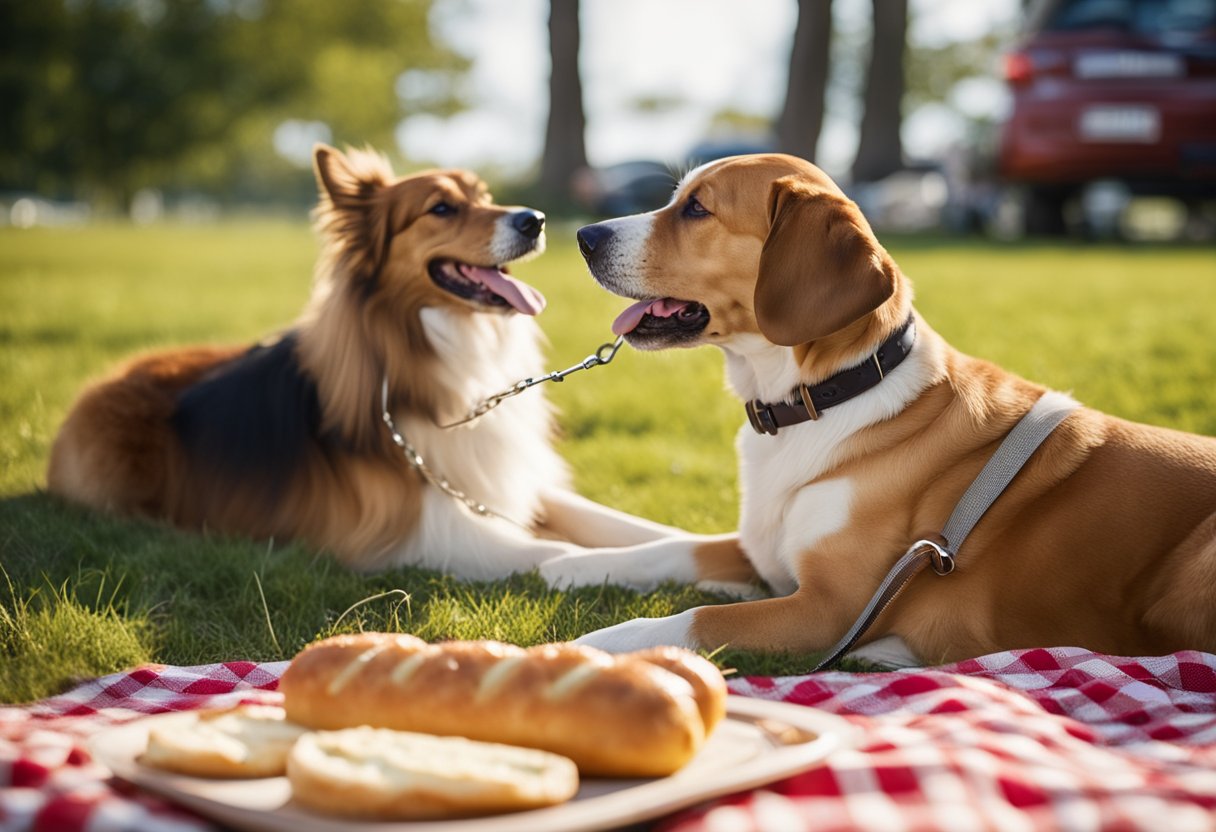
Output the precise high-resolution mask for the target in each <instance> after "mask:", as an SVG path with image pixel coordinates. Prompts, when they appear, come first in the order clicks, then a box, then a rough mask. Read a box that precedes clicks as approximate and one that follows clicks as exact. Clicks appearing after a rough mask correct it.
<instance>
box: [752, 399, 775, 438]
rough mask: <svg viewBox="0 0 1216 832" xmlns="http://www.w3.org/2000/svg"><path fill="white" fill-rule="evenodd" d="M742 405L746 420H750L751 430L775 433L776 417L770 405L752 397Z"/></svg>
mask: <svg viewBox="0 0 1216 832" xmlns="http://www.w3.org/2000/svg"><path fill="white" fill-rule="evenodd" d="M743 407H744V409H745V410H746V411H747V421H749V422H751V425H752V430H754V431H755V432H756V433H759V434H765V433H767V434H768V435H769V436H776V435H777V430H778V429H779V426H778V424H777V417H776V416H775V415H773V409H772V408H771V407H770V406H768V405H767V404H765V403H764V402H762V401H760V400H759V399H752V400H751V401H749V402H748V403H747V404H746V405H744V406H743Z"/></svg>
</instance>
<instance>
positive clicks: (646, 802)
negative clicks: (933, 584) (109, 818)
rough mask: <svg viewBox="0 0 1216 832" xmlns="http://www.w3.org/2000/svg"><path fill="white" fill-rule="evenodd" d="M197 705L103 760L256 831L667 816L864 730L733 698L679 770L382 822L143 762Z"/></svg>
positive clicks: (98, 742)
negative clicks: (505, 804)
mask: <svg viewBox="0 0 1216 832" xmlns="http://www.w3.org/2000/svg"><path fill="white" fill-rule="evenodd" d="M192 716H193V714H191V713H190V712H183V713H174V714H162V715H160V716H153V717H147V718H145V719H140V720H137V721H135V722H131V723H128V724H126V725H121V726H117V727H115V728H110V729H107V730H105V731H102V732H99V733H98V734H96V735H95V736H94V737H93V738H92V739H91V740H90V742H89V747H90V750H91V751H92V752H93V755H94V756H95V757H96V759H97V760H98V761H99V762H100V763H102V764H103V765H105V766H106V767H107V768H109V769H110V771H112V772H113V773H114V774H115V775H116V776H117V777H119V778H121V779H123V780H126V781H129V782H131V783H134V784H135V785H137V786H140V787H141V788H144V789H146V790H148V791H150V792H155V793H156V794H159V795H161V796H163V797H166V798H168V799H169V800H171V801H173V802H174V803H177V804H180V805H182V806H185V807H187V808H189V809H192V810H194V811H195V812H197V813H198V814H200V815H203V816H204V817H207V818H210V819H211V820H214V821H218V822H220V823H223V824H226V825H228V826H231V827H233V828H236V829H243V830H252V831H253V832H343V830H349V829H360V830H368V832H395V831H396V830H400V832H593V830H600V829H610V828H613V827H617V826H624V825H627V824H631V823H638V822H640V821H644V820H649V819H653V818H657V817H661V816H663V815H666V814H670V813H671V812H674V811H676V810H677V809H682V808H685V807H687V806H691V805H693V804H695V803H700V802H701V801H704V800H708V799H709V798H712V797H719V796H721V795H725V794H731V793H733V792H738V791H743V790H745V789H750V788H755V787H757V786H762V785H764V784H765V783H770V782H772V781H774V780H779V779H781V778H782V777H788V776H790V775H792V774H797V773H798V772H800V771H805V770H806V769H808V768H811V767H813V766H814V765H816V764H817V763H820V762H821V761H822V760H823V759H824V758H825V757H827V756H828V754H831V753H832V752H833V751H836V750H837V749H840V748H843V747H846V746H848V745H852V744H853V743H854V742H855V741H856V735H857V729H856V728H854V726H852V725H851V724H849V723H848V722H847V721H845V720H843V719H841V718H840V717H837V716H833V715H831V714H826V713H823V712H822V711H817V710H815V709H814V708H807V707H803V706H801V705H788V704H785V703H782V702H768V701H765V700H762V699H748V698H745V697H739V696H731V697H728V699H727V717H726V719H725V720H723V721H722V724H721V725H719V726H718V728H717V730H715V731H714V733H713V735H712V736H711V737H710V738H709V741H708V742H707V743H706V744H705V746H704V747H703V748H702V749H701V751H700V753H699V754H697V756H696V757H694V758H693V759H692V761H691V762H689V764H688V765H686V766H685V767H684V768H682V769H680V771H678V772H676V773H675V774H673V775H671V776H669V777H662V778H658V779H648V780H608V779H587V780H584V781H583V783H582V785H581V787H580V788H579V791H578V794H577V795H575V797H574V799H573V800H571V801H570V802H569V803H565V804H563V805H561V806H554V807H551V808H548V809H539V810H535V811H531V812H519V813H516V814H509V815H497V816H494V817H488V818H476V819H471V820H449V821H420V822H394V823H380V822H372V821H352V820H349V819H346V818H330V817H327V816H324V815H319V814H315V813H312V812H309V811H308V810H306V809H303V808H301V807H299V806H297V805H295V804H294V803H292V802H291V787H290V785H289V784H288V782H287V778H286V777H269V778H263V779H259V780H208V779H203V778H198V777H185V776H182V775H177V774H171V773H169V772H165V771H160V770H158V769H153V768H148V767H146V766H142V765H140V764H139V763H137V762H136V761H135V760H136V758H137V757H138V756H139V755H140V754H141V753H142V752H143V751H144V749H145V748H146V747H147V742H148V731H149V730H150V729H151V728H152V727H154V726H157V725H162V724H165V723H168V722H170V721H172V720H188V719H191V718H192Z"/></svg>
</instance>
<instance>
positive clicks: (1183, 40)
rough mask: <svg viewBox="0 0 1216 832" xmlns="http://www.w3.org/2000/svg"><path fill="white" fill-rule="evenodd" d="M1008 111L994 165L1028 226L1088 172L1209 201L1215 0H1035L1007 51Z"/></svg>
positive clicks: (1214, 153)
mask: <svg viewBox="0 0 1216 832" xmlns="http://www.w3.org/2000/svg"><path fill="white" fill-rule="evenodd" d="M1005 78H1006V81H1007V82H1008V83H1009V85H1010V87H1011V89H1012V91H1013V111H1012V114H1011V116H1010V118H1009V120H1008V122H1007V123H1006V124H1005V126H1004V130H1003V134H1002V140H1001V149H1000V162H999V164H1000V171H1001V174H1002V176H1003V177H1004V178H1005V180H1006V181H1009V182H1014V183H1020V184H1022V185H1024V186H1025V188H1026V192H1027V195H1028V201H1027V205H1026V208H1027V212H1026V226H1027V230H1028V231H1032V232H1039V233H1054V232H1059V231H1062V230H1063V229H1064V217H1063V206H1064V203H1065V201H1067V200H1068V199H1069V198H1071V197H1073V196H1074V195H1076V194H1077V193H1078V192H1079V191H1080V189H1081V187H1082V186H1084V185H1085V184H1086V183H1088V182H1092V181H1094V180H1098V179H1114V180H1119V181H1121V182H1123V183H1125V184H1126V185H1127V186H1128V187H1129V188H1130V189H1131V190H1132V191H1133V192H1135V193H1152V194H1168V195H1174V196H1179V197H1181V198H1183V199H1185V200H1187V201H1189V202H1197V201H1202V200H1204V199H1209V200H1210V199H1216V0H1044V1H1043V2H1039V3H1038V4H1037V5H1034V6H1032V9H1031V12H1030V15H1029V22H1028V25H1027V28H1026V31H1025V33H1024V37H1023V39H1022V41H1021V43H1020V45H1019V47H1018V49H1017V50H1016V51H1015V52H1013V53H1011V54H1009V55H1007V56H1006V58H1005Z"/></svg>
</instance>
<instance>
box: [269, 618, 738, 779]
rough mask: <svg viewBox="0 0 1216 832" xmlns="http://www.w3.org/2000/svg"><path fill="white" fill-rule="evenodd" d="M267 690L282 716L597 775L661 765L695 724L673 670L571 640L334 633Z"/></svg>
mask: <svg viewBox="0 0 1216 832" xmlns="http://www.w3.org/2000/svg"><path fill="white" fill-rule="evenodd" d="M715 672H716V671H715ZM279 689H280V690H281V691H282V692H283V695H284V707H285V708H286V710H287V717H288V719H290V720H292V721H294V722H297V723H299V724H301V725H305V726H307V727H309V728H313V729H318V730H336V729H340V728H349V727H354V726H358V725H371V726H375V727H383V728H394V729H397V730H401V731H417V732H422V733H428V734H438V735H446V736H463V737H468V738H471V739H476V740H482V741H486V742H497V743H505V744H508V745H520V746H526V747H530V748H539V749H543V750H545V751H551V752H554V753H556V754H560V755H562V756H565V757H569V758H570V759H572V760H574V762H575V763H576V764H577V765H578V768H579V771H580V772H582V773H583V774H584V775H590V776H599V777H659V776H664V775H667V774H670V773H672V772H673V771H676V770H677V769H679V768H680V767H681V766H683V765H684V764H685V763H687V762H688V761H689V760H690V759H691V758H692V757H693V755H694V754H696V752H697V750H698V749H699V748H700V747H701V745H702V743H703V742H704V740H705V736H706V733H707V732H706V730H705V723H704V722H703V720H702V718H701V708H700V707H699V705H698V702H697V700H696V698H695V692H694V689H693V687H692V685H691V684H690V683H689V682H688V681H686V680H685V678H683V677H682V675H677V673H674V672H672V671H670V670H666V669H664V668H663V667H661V666H659V665H658V664H652V663H650V662H647V661H643V660H640V659H637V658H633V657H630V656H612V655H610V654H608V653H604V652H602V651H599V650H595V649H593V648H589V647H580V646H576V645H573V644H546V645H541V646H538V647H533V648H530V649H527V650H525V649H523V648H520V647H516V646H514V645H509V644H502V643H499V642H491V641H466V642H447V643H443V644H436V645H429V644H427V643H426V642H424V641H422V640H421V639H417V638H414V637H413V636H409V635H398V634H388V633H361V634H357V635H345V636H336V637H333V638H329V639H325V640H323V641H320V642H317V643H315V644H313V645H311V646H309V647H307V648H305V649H304V650H303V651H302V652H301V653H300V654H299V655H298V656H296V658H295V659H294V660H293V661H292V663H291V665H290V667H288V669H287V672H286V673H285V674H284V675H283V678H282V680H281V682H280V686H279Z"/></svg>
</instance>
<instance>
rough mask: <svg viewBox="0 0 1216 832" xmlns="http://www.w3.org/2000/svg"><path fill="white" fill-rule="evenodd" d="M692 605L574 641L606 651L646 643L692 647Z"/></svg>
mask: <svg viewBox="0 0 1216 832" xmlns="http://www.w3.org/2000/svg"><path fill="white" fill-rule="evenodd" d="M696 611H697V610H696V608H695V607H694V608H693V609H691V610H685V611H684V612H682V613H678V614H677V615H669V616H667V617H666V618H635V619H633V620H632V621H625V622H623V623H621V624H615V625H613V626H611V627H605V628H604V629H602V630H596V631H595V632H593V633H588V634H587V635H585V636H583V637H582V638H578V639H575V640H574V643H575V644H583V645H586V646H588V647H598V648H599V649H600V650H604V651H607V652H609V653H632V652H633V651H634V650H645V649H646V648H647V647H660V646H664V645H669V644H670V645H674V646H676V647H687V648H690V649H691V648H696V647H697V646H698V645H697V644H696V643H695V641H694V639H693V637H692V622H693V615H694V614H695V613H696Z"/></svg>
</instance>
